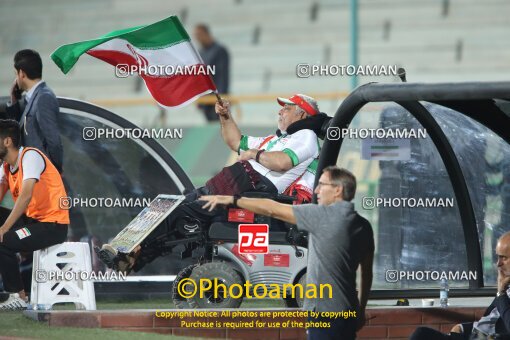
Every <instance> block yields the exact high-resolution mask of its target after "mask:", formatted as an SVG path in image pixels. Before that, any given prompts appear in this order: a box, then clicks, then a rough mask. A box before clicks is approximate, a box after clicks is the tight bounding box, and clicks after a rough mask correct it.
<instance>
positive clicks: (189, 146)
mask: <svg viewBox="0 0 510 340" xmlns="http://www.w3.org/2000/svg"><path fill="white" fill-rule="evenodd" d="M218 133H219V126H217V125H207V126H200V127H194V128H188V129H185V130H184V133H183V139H182V141H181V143H179V146H178V147H176V148H175V150H174V151H173V152H172V156H173V157H174V158H175V160H176V161H177V162H179V164H180V165H181V167H182V168H183V170H184V171H185V172H186V173H188V174H189V172H190V171H191V170H192V169H193V168H194V167H195V165H196V164H197V162H198V161H199V160H200V156H201V155H202V153H204V152H205V150H206V149H207V148H208V147H209V146H210V145H211V143H212V139H213V138H214V137H215V136H217V135H218Z"/></svg>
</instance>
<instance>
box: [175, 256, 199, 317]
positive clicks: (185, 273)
mask: <svg viewBox="0 0 510 340" xmlns="http://www.w3.org/2000/svg"><path fill="white" fill-rule="evenodd" d="M196 266H198V264H196V263H195V264H192V265H189V266H187V267H186V268H184V269H182V270H181V271H180V272H179V273H178V274H177V276H176V277H175V280H174V283H173V285H172V301H173V302H174V305H175V308H177V309H189V308H191V307H190V305H189V303H188V300H186V298H184V297H182V296H181V295H180V294H179V292H178V290H177V287H178V286H179V281H180V280H182V279H187V278H189V277H190V275H191V273H192V272H193V269H195V267H196Z"/></svg>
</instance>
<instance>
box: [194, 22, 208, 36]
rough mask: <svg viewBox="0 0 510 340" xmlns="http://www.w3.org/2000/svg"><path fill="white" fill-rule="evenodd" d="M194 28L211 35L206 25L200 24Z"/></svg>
mask: <svg viewBox="0 0 510 340" xmlns="http://www.w3.org/2000/svg"><path fill="white" fill-rule="evenodd" d="M195 28H196V29H199V30H202V31H204V32H205V33H207V34H211V31H210V30H209V26H207V25H206V24H202V23H200V24H197V25H196V26H195Z"/></svg>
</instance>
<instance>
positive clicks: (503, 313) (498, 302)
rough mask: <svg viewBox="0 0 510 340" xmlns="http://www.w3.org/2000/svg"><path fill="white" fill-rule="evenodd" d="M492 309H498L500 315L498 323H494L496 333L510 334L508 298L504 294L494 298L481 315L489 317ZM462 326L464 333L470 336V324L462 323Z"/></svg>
mask: <svg viewBox="0 0 510 340" xmlns="http://www.w3.org/2000/svg"><path fill="white" fill-rule="evenodd" d="M494 308H497V309H498V312H499V315H500V316H499V319H498V321H496V333H498V334H505V335H508V334H510V298H508V296H507V295H506V294H503V295H501V296H499V297H496V298H495V299H494V300H493V301H492V303H491V305H490V306H489V307H488V308H487V309H486V310H485V313H484V314H483V315H484V316H487V315H489V314H490V312H491V311H492V310H493V309H494ZM462 326H463V328H464V333H466V334H471V331H472V330H473V323H472V322H467V323H463V324H462ZM508 338H510V337H507V336H505V337H504V339H508ZM501 339H503V338H501Z"/></svg>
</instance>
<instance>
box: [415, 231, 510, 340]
mask: <svg viewBox="0 0 510 340" xmlns="http://www.w3.org/2000/svg"><path fill="white" fill-rule="evenodd" d="M496 255H497V257H498V262H497V266H498V293H497V294H496V298H494V300H493V301H492V303H491V305H490V306H489V308H487V310H486V311H485V313H484V315H483V317H482V318H481V319H480V320H478V321H476V322H468V323H463V324H459V325H455V326H454V327H453V328H452V330H451V333H450V334H443V333H441V332H439V331H437V330H435V329H432V328H428V327H419V328H417V329H416V331H414V333H413V334H411V337H410V338H409V339H411V340H420V339H424V340H425V339H426V340H435V339H510V287H509V286H510V232H507V233H505V234H503V236H501V237H500V238H499V240H498V244H497V245H496Z"/></svg>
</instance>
